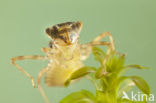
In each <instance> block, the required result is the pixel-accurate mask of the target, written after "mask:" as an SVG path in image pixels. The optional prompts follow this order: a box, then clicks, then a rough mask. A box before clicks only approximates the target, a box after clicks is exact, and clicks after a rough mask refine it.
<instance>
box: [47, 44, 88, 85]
mask: <svg viewBox="0 0 156 103" xmlns="http://www.w3.org/2000/svg"><path fill="white" fill-rule="evenodd" d="M80 49H81V50H80ZM82 51H84V50H83V49H82V47H81V46H80V44H77V45H72V46H68V47H61V48H57V47H54V48H52V49H49V52H47V53H48V58H49V60H50V62H49V64H48V67H47V68H48V71H47V74H46V77H45V83H46V84H47V85H48V86H64V83H65V81H66V80H67V79H68V78H69V77H70V75H71V74H72V73H73V72H74V71H75V70H77V69H79V68H81V67H82V66H83V63H82V59H83V58H82V57H83V53H82ZM85 51H86V50H85ZM87 53H90V52H87ZM85 56H87V55H85ZM86 58H87V57H86Z"/></svg>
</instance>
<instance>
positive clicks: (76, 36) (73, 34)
mask: <svg viewBox="0 0 156 103" xmlns="http://www.w3.org/2000/svg"><path fill="white" fill-rule="evenodd" d="M77 38H78V34H77V33H71V35H70V42H71V43H74V42H76V41H77Z"/></svg>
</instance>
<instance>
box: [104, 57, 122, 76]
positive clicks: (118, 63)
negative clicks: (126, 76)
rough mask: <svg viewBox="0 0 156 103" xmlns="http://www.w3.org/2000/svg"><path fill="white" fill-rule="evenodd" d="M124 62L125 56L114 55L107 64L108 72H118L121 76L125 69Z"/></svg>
mask: <svg viewBox="0 0 156 103" xmlns="http://www.w3.org/2000/svg"><path fill="white" fill-rule="evenodd" d="M124 62H125V56H124V55H119V56H117V55H113V57H111V58H109V59H108V60H107V62H106V70H107V71H108V72H116V73H117V74H119V73H120V71H121V70H122V69H123V67H124Z"/></svg>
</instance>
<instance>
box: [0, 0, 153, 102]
mask: <svg viewBox="0 0 156 103" xmlns="http://www.w3.org/2000/svg"><path fill="white" fill-rule="evenodd" d="M155 5H156V1H155V0H1V1H0V47H1V49H0V61H1V62H0V73H1V74H0V81H1V83H0V84H1V85H0V103H44V100H43V99H42V97H41V95H40V93H39V91H38V89H34V88H33V87H32V85H31V81H30V80H29V78H27V77H26V76H25V75H24V74H23V73H21V72H19V71H18V70H17V69H16V68H15V67H14V66H13V65H12V64H11V63H10V58H11V57H14V56H19V55H34V54H39V55H45V54H44V53H42V51H41V48H42V47H47V46H48V43H49V38H48V37H47V35H45V31H44V30H45V28H47V27H51V26H52V25H54V24H58V23H62V22H67V21H82V22H83V24H84V25H83V29H82V32H81V34H80V35H81V38H80V42H81V43H86V42H89V41H91V40H92V39H93V38H95V37H96V36H98V35H99V34H100V33H102V32H105V31H109V32H111V33H112V35H113V37H114V39H115V45H116V48H117V51H119V52H122V53H125V54H126V64H140V65H142V66H148V67H150V68H151V70H142V71H140V70H135V69H134V70H130V71H129V72H127V75H140V76H142V77H143V78H144V79H145V80H146V81H147V82H148V83H149V85H150V87H151V91H152V93H153V94H155V95H156V82H155V78H156V74H155V73H156V62H155V58H156V54H155V53H156V46H155V44H156V40H155V39H156V6H155ZM91 58H92V56H91ZM17 63H18V64H20V65H21V66H22V67H23V68H24V69H25V70H26V71H28V72H29V73H30V74H32V75H33V76H34V77H35V78H36V77H37V75H38V72H39V71H40V70H41V69H42V68H43V67H45V66H46V65H47V63H48V61H32V60H29V61H21V62H17ZM85 64H86V65H93V66H96V65H97V63H95V62H94V61H93V59H89V60H87V61H86V62H85ZM42 85H43V87H44V89H45V91H46V94H47V96H48V98H49V100H50V101H51V102H52V103H58V102H59V101H60V100H61V99H62V98H63V97H65V96H66V95H68V94H70V93H71V92H73V91H78V90H81V89H87V90H91V91H92V92H95V90H94V88H93V86H92V84H91V83H90V82H89V81H88V80H85V79H83V80H81V81H79V82H77V83H75V84H73V85H71V86H69V87H68V88H58V87H54V88H48V87H46V86H45V85H44V82H43V80H42Z"/></svg>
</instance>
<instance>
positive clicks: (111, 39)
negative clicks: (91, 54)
mask: <svg viewBox="0 0 156 103" xmlns="http://www.w3.org/2000/svg"><path fill="white" fill-rule="evenodd" d="M106 36H108V37H109V39H110V43H111V48H112V50H113V51H115V45H114V40H113V37H112V34H111V33H109V32H104V33H102V34H100V35H99V36H97V37H96V38H95V39H94V40H93V41H92V43H94V42H98V41H100V40H101V39H102V38H104V37H106Z"/></svg>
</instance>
